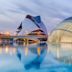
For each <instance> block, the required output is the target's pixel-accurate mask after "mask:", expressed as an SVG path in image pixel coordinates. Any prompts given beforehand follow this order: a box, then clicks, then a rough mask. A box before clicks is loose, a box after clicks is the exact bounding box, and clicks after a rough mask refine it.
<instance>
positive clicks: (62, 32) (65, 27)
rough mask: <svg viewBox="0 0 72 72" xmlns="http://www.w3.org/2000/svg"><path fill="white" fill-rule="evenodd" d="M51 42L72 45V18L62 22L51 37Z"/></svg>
mask: <svg viewBox="0 0 72 72" xmlns="http://www.w3.org/2000/svg"><path fill="white" fill-rule="evenodd" d="M49 42H52V43H72V17H70V18H67V19H65V20H64V21H62V22H61V23H60V24H59V25H58V26H57V27H56V28H55V29H54V30H52V32H51V33H50V35H49Z"/></svg>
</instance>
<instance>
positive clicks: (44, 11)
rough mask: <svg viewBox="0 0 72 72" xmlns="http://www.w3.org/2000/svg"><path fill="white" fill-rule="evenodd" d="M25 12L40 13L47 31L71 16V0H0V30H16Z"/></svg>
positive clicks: (34, 14)
mask: <svg viewBox="0 0 72 72" xmlns="http://www.w3.org/2000/svg"><path fill="white" fill-rule="evenodd" d="M27 14H31V15H33V16H36V15H40V16H41V18H42V21H43V22H44V24H45V25H46V27H47V30H48V32H49V31H50V30H52V29H53V28H54V27H55V26H56V25H57V24H59V23H60V22H61V21H62V20H64V19H65V18H68V17H71V16H72V0H0V31H10V32H14V31H16V28H17V26H18V25H19V24H20V22H21V21H23V20H24V18H25V16H26V15H27Z"/></svg>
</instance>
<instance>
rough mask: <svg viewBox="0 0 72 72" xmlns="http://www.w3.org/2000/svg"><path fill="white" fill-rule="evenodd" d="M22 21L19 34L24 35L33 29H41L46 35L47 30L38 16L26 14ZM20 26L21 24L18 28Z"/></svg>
mask: <svg viewBox="0 0 72 72" xmlns="http://www.w3.org/2000/svg"><path fill="white" fill-rule="evenodd" d="M21 23H22V30H21V31H20V32H19V34H20V35H22V34H23V35H24V34H26V32H27V34H28V33H31V32H32V31H34V30H38V29H41V30H42V31H43V32H44V34H46V35H47V30H46V27H45V25H44V24H43V22H42V21H41V18H40V16H35V17H33V16H31V15H27V16H26V17H25V19H24V21H22V22H21ZM20 28H21V26H20V27H19V29H20Z"/></svg>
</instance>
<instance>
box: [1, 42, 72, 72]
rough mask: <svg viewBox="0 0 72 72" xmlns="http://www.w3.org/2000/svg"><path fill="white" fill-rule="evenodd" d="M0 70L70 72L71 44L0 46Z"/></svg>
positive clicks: (15, 71)
mask: <svg viewBox="0 0 72 72" xmlns="http://www.w3.org/2000/svg"><path fill="white" fill-rule="evenodd" d="M0 72H72V44H47V43H43V44H33V45H28V46H23V45H7V46H6V45H5V46H0Z"/></svg>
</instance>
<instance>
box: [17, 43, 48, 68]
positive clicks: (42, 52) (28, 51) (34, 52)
mask: <svg viewBox="0 0 72 72" xmlns="http://www.w3.org/2000/svg"><path fill="white" fill-rule="evenodd" d="M46 53H47V44H46V43H45V44H43V45H40V44H37V45H32V46H29V47H28V46H27V47H26V46H25V47H24V54H25V55H23V54H22V53H21V52H20V48H17V57H18V58H19V60H20V61H21V62H22V63H23V64H24V68H25V69H31V68H33V67H34V68H40V64H41V63H42V61H43V60H44V58H45V56H46Z"/></svg>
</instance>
